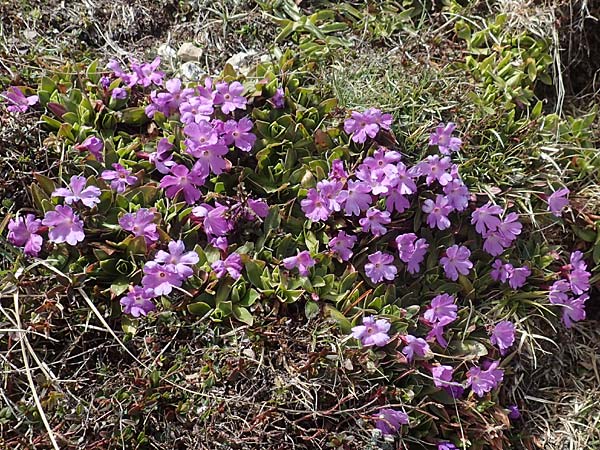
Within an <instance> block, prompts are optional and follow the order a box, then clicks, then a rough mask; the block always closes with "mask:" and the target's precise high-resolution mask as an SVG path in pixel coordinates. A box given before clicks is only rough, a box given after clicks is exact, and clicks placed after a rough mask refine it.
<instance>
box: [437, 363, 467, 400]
mask: <svg viewBox="0 0 600 450" xmlns="http://www.w3.org/2000/svg"><path fill="white" fill-rule="evenodd" d="M431 374H432V375H433V384H434V385H435V386H436V387H439V388H442V389H444V390H445V391H446V392H448V394H450V395H451V396H452V397H454V398H458V397H460V396H462V395H463V392H464V388H463V387H462V386H461V385H459V384H458V383H456V382H453V381H452V376H453V374H454V369H453V368H452V367H451V366H433V367H432V368H431Z"/></svg>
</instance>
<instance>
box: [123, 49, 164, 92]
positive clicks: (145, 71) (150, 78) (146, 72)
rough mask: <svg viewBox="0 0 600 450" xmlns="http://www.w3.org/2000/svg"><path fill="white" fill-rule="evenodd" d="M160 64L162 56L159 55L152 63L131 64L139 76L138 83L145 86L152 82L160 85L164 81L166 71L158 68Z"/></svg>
mask: <svg viewBox="0 0 600 450" xmlns="http://www.w3.org/2000/svg"><path fill="white" fill-rule="evenodd" d="M158 66H160V58H159V57H158V56H157V57H156V58H154V61H152V62H151V63H142V64H137V63H135V62H133V63H132V64H131V70H132V71H133V73H134V74H135V75H136V76H137V83H138V84H140V85H142V86H143V87H148V86H150V85H151V84H155V85H157V86H160V85H161V84H162V82H163V77H164V76H165V74H164V72H161V71H160V70H158Z"/></svg>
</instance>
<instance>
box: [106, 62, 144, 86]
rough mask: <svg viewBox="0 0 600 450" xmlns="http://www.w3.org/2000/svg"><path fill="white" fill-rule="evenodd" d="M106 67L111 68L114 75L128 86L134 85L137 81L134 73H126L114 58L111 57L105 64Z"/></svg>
mask: <svg viewBox="0 0 600 450" xmlns="http://www.w3.org/2000/svg"><path fill="white" fill-rule="evenodd" d="M106 67H107V68H108V69H110V70H112V72H113V73H114V74H115V76H116V77H117V78H120V79H121V80H123V82H124V83H125V84H126V85H127V86H129V87H132V86H134V85H135V84H136V83H137V81H138V77H137V75H136V74H128V73H127V72H125V71H124V70H123V68H122V67H121V65H120V64H119V62H118V61H116V60H114V59H111V60H110V61H109V62H108V64H107V65H106Z"/></svg>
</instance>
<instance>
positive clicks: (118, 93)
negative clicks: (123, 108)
mask: <svg viewBox="0 0 600 450" xmlns="http://www.w3.org/2000/svg"><path fill="white" fill-rule="evenodd" d="M110 96H111V97H112V98H115V99H117V100H124V99H126V98H127V90H126V89H124V88H120V87H117V88H114V89H113V90H112V92H111V93H110Z"/></svg>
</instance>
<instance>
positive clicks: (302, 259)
mask: <svg viewBox="0 0 600 450" xmlns="http://www.w3.org/2000/svg"><path fill="white" fill-rule="evenodd" d="M282 262H283V267H285V268H286V269H288V270H292V269H294V268H297V269H298V273H299V274H300V276H303V277H307V276H308V275H309V273H310V272H309V269H310V268H311V267H312V266H314V265H315V264H316V261H315V260H314V259H313V258H312V257H311V256H310V253H309V252H308V251H307V250H303V251H301V252H298V254H297V255H296V256H290V257H289V258H284V259H283V261H282Z"/></svg>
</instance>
